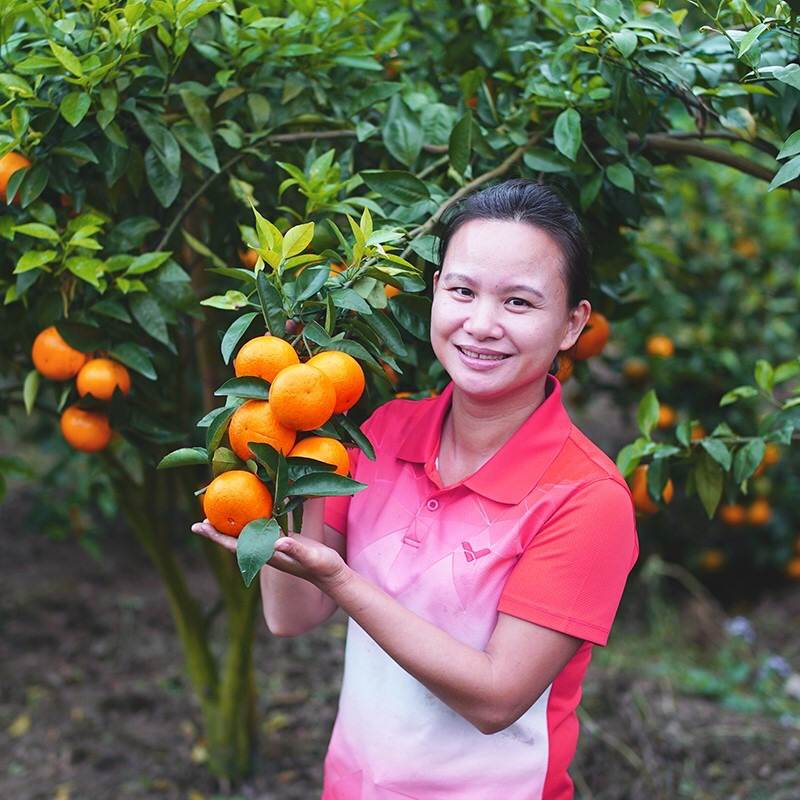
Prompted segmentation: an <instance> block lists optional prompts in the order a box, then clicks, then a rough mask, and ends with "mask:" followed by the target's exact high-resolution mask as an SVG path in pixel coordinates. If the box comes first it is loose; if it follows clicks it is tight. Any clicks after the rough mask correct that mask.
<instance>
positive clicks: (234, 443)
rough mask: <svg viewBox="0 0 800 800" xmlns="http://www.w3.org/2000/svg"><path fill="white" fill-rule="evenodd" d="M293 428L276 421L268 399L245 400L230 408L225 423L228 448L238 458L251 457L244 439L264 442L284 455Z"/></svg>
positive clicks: (244, 459) (292, 437)
mask: <svg viewBox="0 0 800 800" xmlns="http://www.w3.org/2000/svg"><path fill="white" fill-rule="evenodd" d="M296 438H297V437H296V435H295V432H294V431H293V430H290V429H289V428H287V427H286V426H284V425H281V423H280V422H279V421H278V419H277V417H276V416H275V414H273V413H272V409H271V408H270V405H269V401H268V400H247V401H246V402H244V403H242V405H240V406H239V408H237V409H236V411H234V412H233V416H232V417H231V422H230V425H229V426H228V441H229V442H230V443H231V450H233V452H234V453H236V455H237V456H239V458H241V459H242V461H247V459H248V458H252V457H253V452H252V450H250V448H249V447H248V446H247V443H248V442H259V443H263V444H268V445H271V446H272V447H274V448H275V449H276V450H280V452H281V453H283V454H284V455H286V454H287V453H288V452H289V451H290V450H291V449H292V447H294V442H295V439H296Z"/></svg>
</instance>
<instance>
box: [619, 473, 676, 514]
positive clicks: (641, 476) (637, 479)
mask: <svg viewBox="0 0 800 800" xmlns="http://www.w3.org/2000/svg"><path fill="white" fill-rule="evenodd" d="M648 470H649V467H648V465H647V464H639V466H638V467H636V469H635V470H634V471H633V477H632V478H631V480H630V487H631V494H632V495H633V505H634V508H635V509H636V512H637V513H638V514H641V515H643V516H646V517H649V516H651V515H652V514H655V513H657V512H658V506H657V505H656V504H655V503H654V502H653V498H652V497H650V494H649V493H648V491H647V473H648ZM674 494H675V487H674V486H673V484H672V479H670V480H668V481H667V482H666V484H665V485H664V489H663V491H662V493H661V499H662V501H663V502H664V503H667V504H668V503H671V502H672V497H673V495H674Z"/></svg>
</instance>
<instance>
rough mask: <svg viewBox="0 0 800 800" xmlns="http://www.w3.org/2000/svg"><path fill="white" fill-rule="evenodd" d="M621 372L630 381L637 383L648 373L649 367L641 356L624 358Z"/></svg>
mask: <svg viewBox="0 0 800 800" xmlns="http://www.w3.org/2000/svg"><path fill="white" fill-rule="evenodd" d="M622 374H623V375H624V376H625V377H626V378H627V379H628V380H629V381H630V382H631V383H639V382H640V381H643V380H644V379H645V378H646V377H647V376H648V375H649V374H650V367H649V366H648V365H647V362H646V361H645V360H644V359H643V358H626V359H625V362H624V363H623V364H622Z"/></svg>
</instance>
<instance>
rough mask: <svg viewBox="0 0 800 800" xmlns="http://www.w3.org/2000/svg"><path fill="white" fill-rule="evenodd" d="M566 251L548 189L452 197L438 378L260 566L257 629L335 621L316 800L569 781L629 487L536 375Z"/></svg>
mask: <svg viewBox="0 0 800 800" xmlns="http://www.w3.org/2000/svg"><path fill="white" fill-rule="evenodd" d="M586 252H587V251H586V245H585V243H584V241H583V237H582V234H581V228H580V224H579V222H578V220H577V218H576V217H575V215H574V214H573V212H572V211H571V210H570V209H569V208H568V207H567V206H566V204H564V202H563V201H562V200H561V199H560V198H559V197H558V195H557V194H555V192H553V191H552V190H550V189H548V188H546V187H543V186H539V185H537V184H533V183H529V182H526V181H511V182H508V183H506V184H500V185H499V186H495V187H491V188H489V189H485V190H483V191H482V192H480V193H478V194H477V195H473V196H472V197H470V198H467V199H466V200H465V201H464V202H463V203H462V205H461V206H459V207H458V208H456V209H455V210H454V211H453V213H452V214H451V215H450V217H449V218H448V220H447V222H446V223H445V229H444V232H443V236H442V250H441V254H442V259H441V269H440V271H439V272H437V273H436V275H435V278H434V297H433V309H432V317H431V340H432V342H433V347H434V350H435V352H436V355H437V356H438V358H439V360H440V361H441V363H442V365H443V366H444V368H445V369H446V371H447V372H448V374H449V375H450V378H451V382H450V384H449V385H448V386H447V387H446V389H445V390H444V391H443V392H442V393H441V395H439V396H438V397H435V398H430V399H427V400H422V401H412V400H400V399H396V400H393V401H391V402H389V403H387V404H386V405H384V406H381V407H380V408H379V409H378V410H377V411H375V413H374V414H373V415H372V416H371V417H370V418H369V419H368V420H367V422H366V423H365V424H364V426H363V431H364V433H366V434H367V436H369V438H370V439H371V440H372V442H373V444H374V447H375V452H376V458H375V460H374V461H370V460H368V459H364V458H361V457H360V456H359V454H358V452H354V453H353V454H352V456H351V472H352V474H353V476H354V477H355V478H356V479H357V480H359V481H362V482H363V483H365V484H367V487H368V488H367V489H365V490H364V491H362V492H360V493H359V494H357V495H355V496H353V497H349V496H347V497H334V498H327V499H325V500H324V501H322V500H320V501H314V500H312V501H308V503H307V506H306V509H307V510H306V514H305V515H304V522H303V529H302V532H301V533H298V534H294V535H293V536H291V537H284V538H281V539H280V540H279V541H278V542H277V544H276V545H275V550H276V552H275V555H274V556H273V557H272V559H270V561H269V562H268V563H267V565H266V566H265V567H264V568H263V569H262V571H261V587H262V597H263V603H264V616H265V619H266V622H267V625H268V627H269V628H270V630H271V631H272V632H273V633H276V634H279V635H287V636H293V635H297V634H301V633H304V632H305V631H307V630H309V629H311V628H313V627H315V626H316V625H318V624H320V623H321V622H322V621H324V620H325V619H327V617H329V616H330V615H331V614H332V613H333V611H334V610H335V609H336V607H337V606H340V607H341V608H343V609H344V610H345V611H346V612H347V613H348V614H349V615H350V622H349V625H348V634H347V643H346V650H345V673H344V680H343V684H342V694H341V699H340V704H339V713H338V716H337V719H336V723H335V725H334V730H333V734H332V738H331V743H330V747H329V750H328V754H327V757H326V759H325V778H324V788H323V798H324V800H377V798H390V797H397V798H400V797H403V798H416V799H417V800H428V798H442V797H453V798H459V800H486V798H494V797H501V796H502V797H503V798H505V800H531V799H532V798H534V799H535V800H568V798H571V797H572V782H571V780H570V778H569V776H568V773H567V768H568V766H569V763H570V761H571V759H572V756H573V754H574V752H575V746H576V743H577V736H578V723H577V716H576V707H577V704H578V701H579V698H580V687H581V683H582V681H583V676H584V673H585V671H586V667H587V665H588V663H589V659H590V655H591V649H592V647H593V646H594V645H600V646H603V645H605V644H606V642H607V640H608V635H609V630H610V628H611V623H612V621H613V619H614V616H615V614H616V610H617V606H618V604H619V600H620V597H621V595H622V590H623V587H624V585H625V581H626V579H627V576H628V573H629V571H630V569H631V567H632V566H633V564H634V562H635V560H636V557H637V554H638V546H637V540H636V531H635V523H634V513H633V506H632V502H631V497H630V492H629V490H628V487H627V485H626V484H625V481H624V480H623V479H622V476H621V475H620V474H619V472H618V471H617V469H616V467H615V466H614V463H613V462H612V461H611V459H609V458H608V457H607V456H606V455H605V454H604V453H602V452H601V451H600V450H599V449H598V448H597V447H596V446H595V445H594V444H592V442H590V441H589V440H588V439H587V438H586V437H585V436H584V435H583V434H582V433H581V432H580V431H579V430H578V429H577V428H575V426H574V425H572V423H571V421H570V419H569V416H568V415H567V412H566V410H565V409H564V406H563V404H562V402H561V388H560V384H559V383H558V381H556V380H555V378H554V377H553V376H552V375H549V374H548V370H549V368H550V364H551V362H552V361H553V358H554V356H555V355H556V353H557V352H558V351H559V350H564V349H567V348H569V347H571V346H572V345H573V344H574V343H575V341H576V340H577V338H578V336H579V334H580V332H581V329H582V328H583V326H584V325H585V323H586V320H587V318H588V316H589V313H590V310H591V309H590V305H589V303H588V301H587V300H586V298H585V295H586V288H587V287H586V284H587V272H588V266H587V264H588V259H587V257H586ZM196 530H197V532H199V533H203V534H204V535H207V536H209V537H210V538H214V539H215V540H216V541H219V542H220V543H221V544H223V545H224V546H226V547H229V549H235V547H236V543H235V540H232V539H230V537H223V536H221V535H220V534H218V533H217V532H216V531H213V530H210V529H209V528H208V526H207V525H205V526H203V525H201V526H197V527H196Z"/></svg>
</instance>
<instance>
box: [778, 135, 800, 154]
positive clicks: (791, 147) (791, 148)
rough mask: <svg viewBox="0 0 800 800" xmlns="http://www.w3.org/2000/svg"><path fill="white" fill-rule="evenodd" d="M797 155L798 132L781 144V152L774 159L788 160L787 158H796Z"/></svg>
mask: <svg viewBox="0 0 800 800" xmlns="http://www.w3.org/2000/svg"><path fill="white" fill-rule="evenodd" d="M798 153H800V130H798V131H795V132H794V133H793V134H792V135H791V136H789V138H788V139H787V140H786V141H785V142H784V143H783V147H781V151H780V153H778V155H777V156H776V158H778V159H781V158H789V156H796V155H797V154H798Z"/></svg>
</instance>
